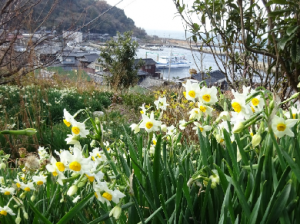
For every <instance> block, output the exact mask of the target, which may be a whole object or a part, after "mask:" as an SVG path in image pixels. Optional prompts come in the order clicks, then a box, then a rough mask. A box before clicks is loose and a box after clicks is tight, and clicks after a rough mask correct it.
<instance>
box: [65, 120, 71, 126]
mask: <svg viewBox="0 0 300 224" xmlns="http://www.w3.org/2000/svg"><path fill="white" fill-rule="evenodd" d="M64 123H65V125H67V127H70V126H71V123H70V122H68V121H67V120H66V119H64Z"/></svg>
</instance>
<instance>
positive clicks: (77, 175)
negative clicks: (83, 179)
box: [62, 174, 80, 183]
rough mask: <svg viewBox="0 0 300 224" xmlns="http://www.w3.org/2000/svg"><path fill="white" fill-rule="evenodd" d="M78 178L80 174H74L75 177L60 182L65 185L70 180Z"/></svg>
mask: <svg viewBox="0 0 300 224" xmlns="http://www.w3.org/2000/svg"><path fill="white" fill-rule="evenodd" d="M79 176H80V174H76V175H74V176H73V177H70V178H67V179H63V180H62V182H63V183H67V182H69V181H72V180H75V179H76V178H77V177H79Z"/></svg>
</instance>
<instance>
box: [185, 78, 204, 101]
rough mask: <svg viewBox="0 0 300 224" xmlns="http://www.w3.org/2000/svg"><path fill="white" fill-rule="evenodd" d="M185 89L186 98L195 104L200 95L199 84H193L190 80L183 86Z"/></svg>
mask: <svg viewBox="0 0 300 224" xmlns="http://www.w3.org/2000/svg"><path fill="white" fill-rule="evenodd" d="M182 85H183V86H184V87H185V93H183V94H184V96H185V98H186V99H187V100H191V101H193V102H195V100H196V99H197V98H198V97H199V95H200V87H199V85H198V84H197V83H191V81H190V80H187V81H186V84H182Z"/></svg>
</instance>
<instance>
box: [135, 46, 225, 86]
mask: <svg viewBox="0 0 300 224" xmlns="http://www.w3.org/2000/svg"><path fill="white" fill-rule="evenodd" d="M162 49H163V50H162V51H150V50H145V49H141V48H139V49H138V52H137V56H136V58H152V59H154V60H155V61H157V60H158V59H159V57H161V56H170V54H171V53H172V54H173V55H179V56H185V58H186V59H187V61H188V62H190V68H171V69H169V68H164V69H159V70H160V72H161V77H163V79H165V80H168V79H170V80H174V79H178V78H184V77H189V76H190V74H189V69H191V68H193V69H196V70H197V72H199V71H200V70H201V68H202V69H203V70H204V71H208V70H211V71H214V70H219V68H218V66H217V64H216V62H215V60H214V58H213V55H212V54H205V53H202V66H201V54H200V52H197V51H191V50H186V49H181V48H170V47H163V48H162ZM219 65H220V66H222V65H221V63H219ZM169 73H170V74H169Z"/></svg>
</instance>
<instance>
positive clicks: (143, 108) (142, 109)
mask: <svg viewBox="0 0 300 224" xmlns="http://www.w3.org/2000/svg"><path fill="white" fill-rule="evenodd" d="M140 108H141V110H140V113H141V114H146V111H147V110H146V108H145V104H143V105H142V106H141V107H140Z"/></svg>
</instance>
